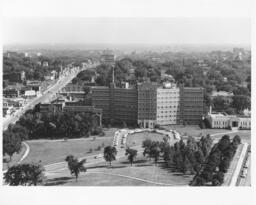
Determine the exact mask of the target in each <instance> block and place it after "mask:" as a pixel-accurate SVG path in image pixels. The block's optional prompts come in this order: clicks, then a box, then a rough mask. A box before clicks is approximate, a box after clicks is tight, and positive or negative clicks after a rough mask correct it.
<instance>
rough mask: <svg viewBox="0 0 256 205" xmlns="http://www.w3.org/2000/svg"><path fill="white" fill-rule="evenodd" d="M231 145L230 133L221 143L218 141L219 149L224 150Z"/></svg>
mask: <svg viewBox="0 0 256 205" xmlns="http://www.w3.org/2000/svg"><path fill="white" fill-rule="evenodd" d="M229 145H230V137H229V135H224V136H223V137H222V138H221V139H220V141H219V143H218V149H219V150H220V151H221V152H223V151H224V150H225V149H227V148H228V147H229Z"/></svg>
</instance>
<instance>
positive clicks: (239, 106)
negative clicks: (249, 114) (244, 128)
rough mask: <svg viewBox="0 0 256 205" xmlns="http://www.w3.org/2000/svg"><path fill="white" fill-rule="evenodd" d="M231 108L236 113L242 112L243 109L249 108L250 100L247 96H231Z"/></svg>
mask: <svg viewBox="0 0 256 205" xmlns="http://www.w3.org/2000/svg"><path fill="white" fill-rule="evenodd" d="M232 104H233V107H234V108H235V109H236V110H237V111H243V110H244V109H247V108H249V109H250V108H251V100H250V97H249V96H245V95H235V96H233V103H232Z"/></svg>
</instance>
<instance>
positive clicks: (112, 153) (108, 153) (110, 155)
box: [104, 146, 117, 166]
mask: <svg viewBox="0 0 256 205" xmlns="http://www.w3.org/2000/svg"><path fill="white" fill-rule="evenodd" d="M116 155H117V150H116V148H115V147H112V146H107V147H105V148H104V159H105V160H106V161H107V162H109V165H110V166H111V162H112V161H114V160H116Z"/></svg>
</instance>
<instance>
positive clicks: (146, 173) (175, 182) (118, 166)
mask: <svg viewBox="0 0 256 205" xmlns="http://www.w3.org/2000/svg"><path fill="white" fill-rule="evenodd" d="M120 175H121V176H120ZM129 177H135V178H138V179H132V178H129ZM192 178H193V176H188V175H183V174H181V173H177V172H172V170H171V169H170V168H165V167H163V162H160V163H159V164H158V165H155V164H154V163H153V161H152V162H150V161H148V160H146V159H145V158H144V157H143V156H142V154H140V155H139V156H138V157H137V159H136V162H135V163H134V165H133V166H131V165H130V164H129V162H128V160H127V159H126V158H125V157H124V158H122V159H120V160H119V161H115V162H113V165H112V167H109V166H108V164H106V163H105V162H104V163H99V164H97V165H93V166H88V167H87V172H85V173H81V175H80V176H79V178H78V181H77V182H76V181H75V178H74V177H71V175H70V173H69V171H68V170H65V171H64V172H62V173H61V174H58V177H56V175H55V176H49V177H48V185H65V186H164V185H160V184H155V183H164V184H165V185H167V186H186V185H188V184H189V182H190V181H191V180H192ZM139 179H141V180H139ZM143 180H148V181H149V182H147V181H143Z"/></svg>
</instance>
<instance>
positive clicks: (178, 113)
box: [91, 82, 204, 128]
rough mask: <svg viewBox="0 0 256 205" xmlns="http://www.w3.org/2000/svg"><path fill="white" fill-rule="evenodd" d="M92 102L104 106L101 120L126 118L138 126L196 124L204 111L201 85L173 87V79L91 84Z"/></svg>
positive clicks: (98, 106)
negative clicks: (132, 85) (130, 84)
mask: <svg viewBox="0 0 256 205" xmlns="http://www.w3.org/2000/svg"><path fill="white" fill-rule="evenodd" d="M91 91H92V92H91V93H92V105H93V106H95V107H96V108H101V109H102V110H103V121H107V122H108V121H109V122H110V121H116V122H126V123H128V124H138V125H139V126H141V127H147V128H153V127H154V126H155V125H157V124H158V125H168V124H181V123H184V122H185V123H186V124H199V123H200V121H201V120H202V116H203V114H204V113H203V112H204V97H203V96H204V94H203V93H204V90H203V88H186V87H176V84H173V83H169V82H167V83H163V84H162V85H161V86H160V85H158V84H156V83H151V82H145V83H140V84H137V86H136V87H135V88H128V87H126V88H117V87H115V85H114V83H111V85H110V86H109V87H103V86H96V87H92V88H91Z"/></svg>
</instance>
